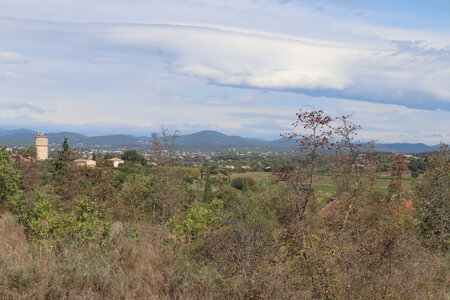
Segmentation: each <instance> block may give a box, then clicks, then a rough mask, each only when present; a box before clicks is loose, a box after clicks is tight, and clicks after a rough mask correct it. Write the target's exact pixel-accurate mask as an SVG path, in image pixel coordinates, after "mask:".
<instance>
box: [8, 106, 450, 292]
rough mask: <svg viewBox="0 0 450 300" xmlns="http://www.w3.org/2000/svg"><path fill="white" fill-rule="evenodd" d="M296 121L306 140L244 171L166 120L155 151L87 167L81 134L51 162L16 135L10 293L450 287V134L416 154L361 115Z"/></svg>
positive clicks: (298, 135)
mask: <svg viewBox="0 0 450 300" xmlns="http://www.w3.org/2000/svg"><path fill="white" fill-rule="evenodd" d="M294 124H295V128H294V130H297V129H298V130H299V131H294V132H291V133H288V134H287V136H288V137H289V138H291V139H292V140H295V141H298V145H299V148H300V149H301V151H302V154H301V155H298V156H293V157H277V158H267V159H264V158H263V159H260V158H255V157H249V159H254V160H255V161H254V164H253V165H252V168H253V167H255V169H257V168H259V172H250V173H245V174H243V173H241V168H237V170H236V171H234V172H233V173H234V174H231V171H230V170H228V171H224V173H220V172H217V173H215V172H214V170H218V168H217V167H218V166H217V165H216V166H212V165H208V164H204V165H201V166H197V167H193V166H189V167H188V166H186V165H182V164H180V163H179V162H177V160H176V159H175V157H174V151H173V145H174V136H175V135H170V136H169V135H167V133H166V132H165V131H163V132H162V133H160V134H154V135H153V140H152V145H151V149H150V151H151V152H152V154H153V155H152V158H153V160H154V162H155V163H154V164H148V163H147V160H146V159H145V158H144V157H143V156H141V155H140V154H139V153H138V152H136V151H127V152H125V153H124V154H123V156H122V158H123V159H124V160H126V161H127V162H126V163H125V164H122V165H120V166H119V168H117V169H114V168H112V166H111V165H110V164H108V163H98V165H97V166H96V167H95V168H89V167H81V166H77V165H76V164H75V163H74V158H75V157H76V155H77V154H76V153H77V152H76V151H75V150H74V149H71V148H70V147H69V143H68V141H67V140H65V142H64V145H63V147H62V150H60V151H59V153H58V154H57V155H56V156H55V157H54V158H53V159H52V160H49V161H43V162H34V161H16V162H12V161H11V157H10V156H9V154H8V153H7V152H6V151H5V150H1V151H0V208H1V209H0V211H1V215H0V216H1V217H0V298H5V299H10V298H12V299H16V298H33V299H34V298H37V299H60V298H68V299H117V298H121V299H130V298H143V299H169V298H178V299H202V298H208V299H446V298H448V297H449V296H450V294H449V290H448V289H449V277H448V274H449V273H450V261H449V255H448V251H449V244H448V243H449V233H448V232H449V216H450V207H449V199H450V194H449V190H450V168H449V166H450V165H449V163H450V157H449V151H448V150H447V148H445V147H442V149H441V151H440V152H439V153H437V154H435V155H431V156H429V157H426V158H420V159H419V161H415V160H414V159H410V160H409V162H408V161H407V158H405V157H404V156H401V155H399V156H395V157H390V158H386V157H380V156H379V155H378V154H377V153H376V152H374V151H373V144H372V143H369V144H363V143H360V142H358V141H357V140H356V134H357V131H358V129H359V126H358V125H356V124H354V123H352V122H351V118H350V116H341V117H338V118H333V117H332V116H329V115H327V114H326V113H324V112H323V111H320V110H317V111H316V110H313V111H300V112H299V113H298V114H297V120H296V122H295V123H294ZM242 159H243V158H242V157H236V156H234V155H225V154H223V155H222V157H220V160H224V161H229V160H232V161H234V162H238V161H239V160H242ZM267 160H270V167H271V172H267V171H266V169H265V168H266V166H265V165H264V163H265V164H269V163H268V162H267ZM258 162H262V163H261V164H258ZM240 163H242V165H243V162H242V161H241V162H240ZM245 165H250V163H249V161H246V162H245ZM261 165H262V167H261ZM383 168H385V169H384V170H385V171H387V172H384V173H383V174H380V171H382V170H383ZM238 170H239V172H237V171H238ZM410 173H411V174H410ZM414 173H415V174H416V175H417V176H415V175H413V174H414ZM412 177H414V178H412ZM381 181H382V182H381ZM380 182H381V183H380Z"/></svg>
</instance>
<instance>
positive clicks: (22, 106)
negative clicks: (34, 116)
mask: <svg viewBox="0 0 450 300" xmlns="http://www.w3.org/2000/svg"><path fill="white" fill-rule="evenodd" d="M0 110H14V111H23V110H26V111H28V112H33V113H38V114H42V113H45V112H47V111H48V110H45V109H42V108H41V107H38V106H35V105H32V104H28V103H20V102H19V103H17V102H9V103H0Z"/></svg>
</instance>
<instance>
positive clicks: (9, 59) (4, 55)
mask: <svg viewBox="0 0 450 300" xmlns="http://www.w3.org/2000/svg"><path fill="white" fill-rule="evenodd" d="M26 62H27V59H26V58H25V57H24V56H23V55H21V54H18V53H14V52H2V51H0V63H2V64H24V63H26Z"/></svg>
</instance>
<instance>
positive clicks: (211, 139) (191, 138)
mask: <svg viewBox="0 0 450 300" xmlns="http://www.w3.org/2000/svg"><path fill="white" fill-rule="evenodd" d="M36 134H37V131H33V130H29V129H23V128H20V129H14V130H0V145H5V146H22V147H28V146H31V145H33V144H34V137H35V136H36ZM46 135H47V136H48V137H49V145H50V146H51V147H57V146H59V145H60V144H61V143H62V141H63V140H64V137H67V138H68V139H69V144H70V145H71V146H72V147H78V148H91V147H110V148H112V147H140V146H143V145H149V144H150V141H151V137H145V136H140V137H136V136H133V135H126V134H115V135H100V136H87V135H83V134H79V133H75V132H56V133H47V134H46ZM175 141H176V145H177V147H179V148H181V149H182V150H187V151H220V150H227V149H231V148H258V149H266V150H273V151H286V150H292V149H295V148H296V147H297V143H296V142H295V141H294V140H289V139H286V138H280V139H277V140H273V141H264V140H262V139H256V138H243V137H240V136H236V135H232V136H230V135H226V134H223V133H221V132H218V131H214V130H203V131H199V132H195V133H191V134H186V135H180V136H178V137H177V139H176V140H175ZM376 150H377V151H381V152H395V153H396V152H402V153H420V152H431V151H436V150H439V145H431V146H429V145H426V144H423V143H377V144H376Z"/></svg>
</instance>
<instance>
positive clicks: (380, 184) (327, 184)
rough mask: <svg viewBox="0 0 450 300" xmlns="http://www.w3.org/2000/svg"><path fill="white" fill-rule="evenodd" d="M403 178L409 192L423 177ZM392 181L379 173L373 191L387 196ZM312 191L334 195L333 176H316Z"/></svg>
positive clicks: (263, 176)
mask: <svg viewBox="0 0 450 300" xmlns="http://www.w3.org/2000/svg"><path fill="white" fill-rule="evenodd" d="M211 177H212V178H228V176H226V175H221V174H216V175H213V176H211ZM229 177H230V178H231V179H233V178H238V177H246V178H252V179H254V180H256V181H257V182H260V181H261V180H262V181H263V182H266V181H270V180H271V179H272V177H273V174H272V173H271V172H246V173H233V174H231V175H230V176H229ZM404 177H405V178H404V179H403V180H402V186H403V187H404V188H405V189H407V190H410V189H411V188H412V187H413V186H414V184H415V182H417V181H418V180H421V178H422V177H423V176H419V178H416V179H414V178H412V177H411V175H410V174H406V175H405V176H404ZM391 180H392V175H391V174H390V173H388V172H383V173H379V174H378V176H377V179H376V181H375V190H377V191H379V192H382V193H383V194H387V187H388V184H389V182H390V181H391ZM314 181H315V184H314V190H315V191H316V193H321V194H324V193H327V194H330V195H331V196H332V195H334V193H335V192H336V187H335V186H334V182H333V174H331V173H330V174H320V175H316V176H315V177H314Z"/></svg>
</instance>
